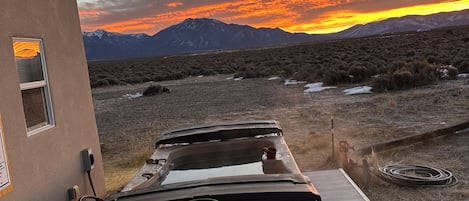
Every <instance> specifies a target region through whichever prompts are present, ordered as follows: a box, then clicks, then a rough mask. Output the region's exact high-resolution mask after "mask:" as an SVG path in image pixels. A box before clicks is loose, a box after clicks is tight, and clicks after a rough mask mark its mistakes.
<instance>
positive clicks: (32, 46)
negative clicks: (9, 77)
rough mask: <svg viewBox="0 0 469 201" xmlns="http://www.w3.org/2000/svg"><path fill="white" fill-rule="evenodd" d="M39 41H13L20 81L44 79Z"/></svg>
mask: <svg viewBox="0 0 469 201" xmlns="http://www.w3.org/2000/svg"><path fill="white" fill-rule="evenodd" d="M39 45H40V44H39V41H15V42H13V48H14V50H15V60H16V66H17V68H18V75H19V79H20V82H21V83H27V82H34V81H40V80H44V75H43V69H42V62H41V50H40V48H39Z"/></svg>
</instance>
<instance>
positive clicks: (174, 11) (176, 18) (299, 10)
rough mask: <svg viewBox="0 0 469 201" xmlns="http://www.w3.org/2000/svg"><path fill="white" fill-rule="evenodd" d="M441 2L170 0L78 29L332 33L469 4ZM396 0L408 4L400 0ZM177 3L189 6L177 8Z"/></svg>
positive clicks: (86, 14) (467, 0)
mask: <svg viewBox="0 0 469 201" xmlns="http://www.w3.org/2000/svg"><path fill="white" fill-rule="evenodd" d="M437 1H438V0H434V1H433V2H437ZM441 1H442V3H434V4H426V5H417V6H402V7H400V8H394V9H387V10H382V9H381V10H380V9H379V8H380V7H378V6H379V5H381V3H383V2H381V1H380V0H376V1H373V0H367V1H366V3H368V2H370V3H376V2H379V3H376V4H375V5H374V7H373V8H372V7H371V6H370V8H369V9H368V7H367V8H363V7H360V6H361V4H363V3H364V2H363V0H291V1H283V0H269V1H261V0H244V1H234V0H233V1H220V2H217V3H211V4H206V5H199V6H193V7H191V6H190V5H188V4H187V3H186V4H184V3H182V1H175V2H171V3H168V4H167V7H169V8H171V9H170V10H167V9H166V10H162V11H158V12H156V11H154V12H153V13H156V14H151V15H147V16H144V17H139V18H132V19H127V20H120V21H117V22H110V23H106V24H98V23H96V24H94V25H86V24H85V25H83V26H82V29H83V30H85V31H92V30H95V29H98V28H100V29H106V30H108V31H114V32H127V33H135V32H145V33H147V34H154V33H155V32H157V31H159V30H162V29H164V28H166V27H168V26H170V25H173V24H176V23H179V22H181V21H183V20H185V19H187V18H202V17H206V18H215V19H218V20H221V21H224V22H227V23H237V24H249V25H251V26H254V27H271V28H275V27H279V28H282V29H284V30H286V31H290V32H306V33H331V32H338V31H341V30H343V29H346V28H348V27H351V26H353V25H355V24H364V23H368V22H372V21H376V20H383V19H386V18H390V17H401V16H404V15H409V14H418V15H426V14H432V13H438V12H445V11H455V10H462V9H468V8H469V0H453V1H448V0H441ZM399 2H401V3H402V2H405V3H406V4H410V3H409V2H408V1H403V0H402V1H399ZM420 2H424V1H423V0H422V1H420ZM427 2H428V1H427ZM385 3H386V5H387V6H389V5H393V2H385ZM199 4H200V3H199ZM182 5H184V6H185V7H188V8H179V7H181V6H182ZM357 5H359V6H357ZM376 5H378V6H376ZM358 9H360V10H358ZM367 9H368V10H367ZM108 14H109V13H106V11H100V10H85V11H80V17H81V18H82V19H93V20H94V19H97V18H99V17H100V16H102V15H108ZM96 21H97V20H96Z"/></svg>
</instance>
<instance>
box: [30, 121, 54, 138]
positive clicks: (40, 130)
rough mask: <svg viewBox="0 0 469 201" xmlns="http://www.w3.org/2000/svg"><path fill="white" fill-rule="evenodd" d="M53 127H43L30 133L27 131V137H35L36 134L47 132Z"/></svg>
mask: <svg viewBox="0 0 469 201" xmlns="http://www.w3.org/2000/svg"><path fill="white" fill-rule="evenodd" d="M54 127H55V126H54V125H50V124H48V125H45V126H43V127H40V128H37V129H34V130H32V131H28V137H29V136H33V135H36V134H38V133H41V132H44V131H46V130H49V129H51V128H54Z"/></svg>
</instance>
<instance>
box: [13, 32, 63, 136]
mask: <svg viewBox="0 0 469 201" xmlns="http://www.w3.org/2000/svg"><path fill="white" fill-rule="evenodd" d="M13 49H14V54H15V61H16V67H17V70H18V76H19V80H20V89H21V95H22V98H23V108H24V116H25V118H26V126H27V130H28V135H33V134H35V133H38V132H40V131H42V130H45V129H47V128H50V127H53V125H54V117H53V115H52V114H53V113H52V104H51V98H50V93H49V86H48V81H47V70H46V62H45V59H44V51H43V47H42V40H41V39H29V38H14V39H13Z"/></svg>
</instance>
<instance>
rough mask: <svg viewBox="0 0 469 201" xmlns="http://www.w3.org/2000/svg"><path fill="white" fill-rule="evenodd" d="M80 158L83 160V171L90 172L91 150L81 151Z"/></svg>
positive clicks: (92, 161)
mask: <svg viewBox="0 0 469 201" xmlns="http://www.w3.org/2000/svg"><path fill="white" fill-rule="evenodd" d="M81 158H82V160H83V169H84V171H85V172H89V171H91V169H93V165H94V155H93V153H92V152H91V149H83V150H82V151H81Z"/></svg>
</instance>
